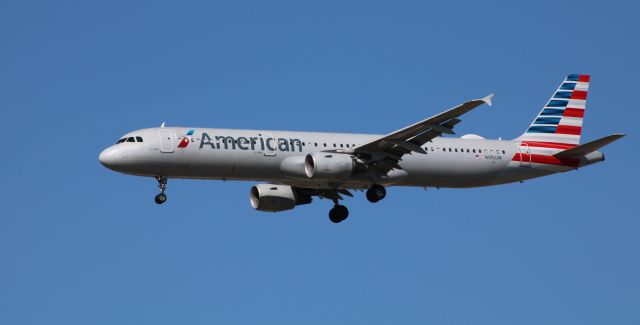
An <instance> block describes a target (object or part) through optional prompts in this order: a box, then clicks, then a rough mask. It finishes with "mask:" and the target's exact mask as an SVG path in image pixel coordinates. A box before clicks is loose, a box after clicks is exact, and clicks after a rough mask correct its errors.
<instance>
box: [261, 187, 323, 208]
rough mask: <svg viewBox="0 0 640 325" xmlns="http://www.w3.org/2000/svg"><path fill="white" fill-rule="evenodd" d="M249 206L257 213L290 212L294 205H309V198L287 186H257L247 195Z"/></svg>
mask: <svg viewBox="0 0 640 325" xmlns="http://www.w3.org/2000/svg"><path fill="white" fill-rule="evenodd" d="M249 199H250V201H251V206H252V207H253V208H254V209H256V210H258V211H267V212H278V211H285V210H291V209H293V208H295V207H296V205H301V204H309V203H311V196H309V195H306V194H303V193H299V192H298V191H297V190H295V189H294V188H292V187H291V186H289V185H275V184H258V185H255V186H252V187H251V192H250V193H249Z"/></svg>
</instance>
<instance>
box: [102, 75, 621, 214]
mask: <svg viewBox="0 0 640 325" xmlns="http://www.w3.org/2000/svg"><path fill="white" fill-rule="evenodd" d="M588 89H589V75H578V74H571V75H569V76H567V78H566V79H565V80H564V81H563V82H562V84H561V85H560V87H559V88H558V89H557V91H556V92H555V93H554V94H553V96H552V97H551V99H550V100H549V101H548V102H547V104H546V105H545V106H544V107H543V108H542V111H540V113H539V114H538V116H536V118H535V119H534V121H533V122H532V123H531V125H530V126H529V128H527V129H526V131H525V132H524V134H522V135H521V136H519V137H517V138H515V139H513V140H489V139H484V138H482V137H480V136H477V135H471V134H470V135H465V136H462V137H461V138H455V137H443V135H447V134H454V132H453V128H454V126H455V125H457V124H458V123H460V121H461V120H460V118H461V116H462V115H464V114H465V113H467V112H469V111H471V110H472V109H474V108H476V107H478V106H481V105H482V104H488V105H491V98H492V95H489V96H487V97H485V98H482V99H476V100H471V101H468V102H466V103H463V104H461V105H459V106H457V107H454V108H451V109H449V110H447V111H445V112H442V113H440V114H437V115H435V116H433V117H430V118H428V119H425V120H423V121H420V122H418V123H415V124H413V125H410V126H407V127H405V128H402V129H400V130H397V131H395V132H392V133H389V134H387V135H376V134H348V133H320V132H291V131H267V130H232V129H211V128H196V127H165V126H164V123H163V125H162V126H161V127H159V128H149V129H141V130H136V131H133V132H130V133H127V134H125V135H124V136H122V137H121V138H120V139H119V140H118V141H117V143H116V144H114V145H113V146H111V147H109V148H107V149H105V150H104V151H102V153H100V156H99V160H100V162H101V163H102V165H104V166H105V167H107V168H109V169H112V170H114V171H118V172H121V173H125V174H130V175H137V176H147V177H154V178H155V179H156V180H157V182H158V184H159V187H160V193H159V194H158V195H156V197H155V202H156V203H158V204H162V203H165V202H166V200H167V196H166V194H165V190H166V188H167V179H169V178H188V179H215V180H243V181H247V180H251V181H259V182H262V183H261V184H257V185H254V186H253V187H251V190H250V191H249V198H250V203H251V206H252V207H253V208H255V209H256V210H259V211H270V212H277V211H284V210H290V209H293V208H295V207H296V206H298V205H303V204H309V203H311V201H312V199H313V198H314V197H318V198H324V199H328V200H330V201H332V202H333V208H332V209H331V210H330V211H329V219H330V220H331V221H332V222H335V223H338V222H341V221H344V220H345V219H347V217H348V216H349V211H348V210H347V208H346V207H345V206H344V205H342V204H340V201H341V200H343V199H344V198H345V197H352V196H353V194H352V192H353V191H354V190H355V191H360V190H362V191H366V198H367V200H369V201H370V202H374V203H375V202H378V201H380V200H382V199H384V198H385V196H386V192H387V191H386V189H385V188H387V187H390V186H414V187H437V188H468V187H480V186H491V185H498V184H505V183H512V182H519V181H523V180H528V179H532V178H536V177H541V176H547V175H551V174H555V173H559V172H566V171H570V170H574V169H578V168H581V167H585V166H588V165H591V164H594V163H597V162H601V161H603V160H604V155H603V153H601V152H600V151H598V149H600V148H601V147H603V146H605V145H607V144H609V143H611V142H613V141H615V140H617V139H619V138H621V137H623V136H624V135H623V134H612V135H609V136H606V137H603V138H600V139H598V140H595V141H591V142H587V143H584V144H580V134H581V133H582V121H583V117H584V112H585V106H586V100H587V91H588Z"/></svg>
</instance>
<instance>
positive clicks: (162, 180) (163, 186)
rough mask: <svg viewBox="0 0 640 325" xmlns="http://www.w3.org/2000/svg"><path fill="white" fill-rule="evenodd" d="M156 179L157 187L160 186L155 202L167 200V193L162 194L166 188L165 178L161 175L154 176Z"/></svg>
mask: <svg viewBox="0 0 640 325" xmlns="http://www.w3.org/2000/svg"><path fill="white" fill-rule="evenodd" d="M156 180H157V181H158V187H160V194H158V195H156V198H155V199H156V203H157V204H162V203H165V202H167V195H166V194H164V190H165V189H166V188H167V178H166V177H163V176H156Z"/></svg>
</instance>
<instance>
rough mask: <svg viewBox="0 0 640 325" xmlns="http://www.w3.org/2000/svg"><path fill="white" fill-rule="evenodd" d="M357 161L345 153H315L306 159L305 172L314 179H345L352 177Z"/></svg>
mask: <svg viewBox="0 0 640 325" xmlns="http://www.w3.org/2000/svg"><path fill="white" fill-rule="evenodd" d="M354 167H355V160H354V159H353V158H352V157H351V156H350V155H347V154H343V153H326V152H315V153H311V154H308V155H307V156H306V157H305V159H304V171H305V173H306V174H307V177H309V178H312V179H344V178H348V177H349V176H351V173H353V169H354Z"/></svg>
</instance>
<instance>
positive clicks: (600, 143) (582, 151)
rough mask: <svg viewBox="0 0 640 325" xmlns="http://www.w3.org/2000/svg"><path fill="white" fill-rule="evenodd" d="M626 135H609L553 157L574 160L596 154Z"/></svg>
mask: <svg viewBox="0 0 640 325" xmlns="http://www.w3.org/2000/svg"><path fill="white" fill-rule="evenodd" d="M624 136H625V135H624V134H612V135H608V136H606V137H604V138H600V139H598V140H594V141H591V142H587V143H585V144H582V145H579V146H577V147H573V148H571V149H567V150H565V151H560V152H558V153H557V154H555V155H553V156H554V157H556V158H572V157H582V156H584V155H586V154H589V153H591V152H594V151H596V150H598V149H600V148H602V147H604V146H606V145H608V144H609V143H611V142H613V141H616V140H618V139H620V138H622V137H624Z"/></svg>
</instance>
